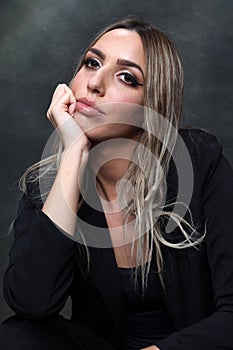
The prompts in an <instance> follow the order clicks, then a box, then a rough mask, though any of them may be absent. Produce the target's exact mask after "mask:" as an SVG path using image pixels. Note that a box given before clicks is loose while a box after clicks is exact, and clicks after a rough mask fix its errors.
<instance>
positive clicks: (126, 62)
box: [88, 47, 144, 78]
mask: <svg viewBox="0 0 233 350" xmlns="http://www.w3.org/2000/svg"><path fill="white" fill-rule="evenodd" d="M88 51H91V52H92V53H94V54H96V55H97V56H99V57H100V58H101V59H102V60H104V59H105V58H106V56H105V54H104V53H103V52H102V51H100V50H98V49H96V48H95V47H91V48H90V49H89V50H88ZM117 64H118V65H120V66H128V67H134V68H137V69H138V70H140V72H141V73H142V76H143V78H144V73H143V70H142V68H141V67H140V66H139V64H137V63H135V62H132V61H129V60H126V59H121V58H119V59H118V60H117Z"/></svg>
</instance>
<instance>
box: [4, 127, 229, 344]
mask: <svg viewBox="0 0 233 350" xmlns="http://www.w3.org/2000/svg"><path fill="white" fill-rule="evenodd" d="M179 132H180V135H181V136H182V140H183V141H184V142H185V145H186V147H187V149H188V151H189V154H190V157H191V161H192V166H193V174H194V188H193V192H192V198H191V202H190V205H189V208H190V209H191V211H192V215H193V221H194V224H196V225H197V226H198V230H199V232H203V230H204V228H205V224H206V228H207V235H206V238H205V241H204V243H202V244H201V245H200V246H199V247H198V250H197V249H194V248H188V249H184V250H177V249H171V248H166V247H163V249H162V251H163V256H164V281H165V291H164V293H163V295H164V300H165V303H166V305H167V308H168V311H169V313H170V315H171V317H172V319H173V321H174V325H175V327H176V332H174V333H173V334H171V335H169V336H168V337H167V338H165V339H163V340H162V341H160V342H159V343H158V344H157V345H158V346H159V348H160V349H161V350H206V347H207V346H208V348H209V349H211V350H217V349H218V350H221V349H222V350H223V349H233V170H232V168H231V166H230V164H229V162H228V161H227V159H226V158H225V156H224V155H223V153H222V146H221V144H220V143H219V142H218V141H217V139H216V137H215V136H214V135H212V134H210V133H208V132H206V131H204V130H201V129H190V130H189V129H181V130H180V131H179ZM177 154H178V156H179V157H180V158H179V159H180V164H181V167H182V165H183V166H184V168H183V169H185V166H186V165H185V164H184V163H182V162H183V161H184V157H183V154H182V152H181V153H179V148H178V152H177ZM175 173H176V172H175V167H174V164H173V163H171V166H170V168H169V174H168V177H167V182H168V188H169V191H168V193H169V195H171V198H173V199H174V197H173V194H174V193H175V192H176V191H177V188H178V187H177V183H178V182H177V176H176V174H175ZM187 183H188V181H187ZM33 198H34V190H33V189H32V188H29V193H28V195H27V196H26V195H23V197H22V199H21V201H20V203H19V209H18V216H17V219H16V221H15V225H14V227H15V231H14V235H15V238H14V242H13V244H12V247H11V250H10V256H9V264H8V267H7V270H6V272H5V276H4V284H3V289H4V295H5V299H6V301H7V303H8V304H9V306H10V307H11V308H12V309H13V310H14V311H15V312H16V314H18V315H19V316H21V317H24V318H27V319H36V320H43V319H46V318H48V317H51V316H53V315H55V314H57V313H59V312H60V311H61V309H62V307H63V306H64V304H65V302H66V300H67V298H68V296H69V295H71V298H72V319H73V320H76V321H80V322H81V323H83V324H84V325H87V326H88V327H90V328H91V329H93V330H95V331H96V332H98V333H100V334H101V335H103V336H105V337H106V338H108V339H109V340H110V341H111V342H112V343H114V344H115V345H117V346H118V347H119V349H120V348H121V345H120V341H121V339H122V334H123V332H124V317H123V302H122V288H121V279H120V276H119V272H118V269H117V266H116V261H115V256H114V252H113V249H112V248H105V249H102V248H95V247H90V248H89V251H90V270H89V272H86V269H85V266H86V265H85V263H86V260H85V254H84V253H83V246H82V245H81V244H79V243H77V242H75V241H74V240H72V239H70V238H69V237H68V236H67V235H66V234H63V233H61V232H60V230H59V229H58V228H57V227H56V226H55V225H54V224H53V222H52V221H51V220H50V219H49V218H48V217H47V216H46V215H45V214H44V213H43V212H42V211H41V210H40V209H41V205H42V204H41V202H36V201H35V200H34V199H33ZM79 215H80V217H81V218H82V219H84V220H87V221H88V222H89V223H91V224H92V225H93V226H99V227H107V224H106V219H105V216H104V214H103V213H101V212H99V211H96V210H94V209H92V208H91V207H89V206H88V205H87V204H86V203H84V204H83V206H82V207H81V209H80V212H79ZM185 217H186V218H188V216H185ZM164 234H165V233H164ZM169 237H170V239H171V240H179V239H180V233H179V230H178V229H177V228H176V229H175V230H174V231H173V232H172V233H171V234H170V236H169ZM107 239H109V237H107Z"/></svg>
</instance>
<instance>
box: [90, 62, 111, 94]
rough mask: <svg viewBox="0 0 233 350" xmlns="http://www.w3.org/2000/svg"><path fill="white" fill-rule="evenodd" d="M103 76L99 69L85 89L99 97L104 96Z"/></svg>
mask: <svg viewBox="0 0 233 350" xmlns="http://www.w3.org/2000/svg"><path fill="white" fill-rule="evenodd" d="M105 85H106V83H105V76H104V72H103V71H101V68H100V69H98V70H96V71H94V72H93V74H92V75H91V76H90V77H89V79H88V81H87V89H88V91H89V92H90V93H93V94H97V95H99V96H104V94H105V89H106V86H105Z"/></svg>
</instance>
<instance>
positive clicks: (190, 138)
mask: <svg viewBox="0 0 233 350" xmlns="http://www.w3.org/2000/svg"><path fill="white" fill-rule="evenodd" d="M179 134H180V136H181V137H182V139H183V140H184V142H185V143H186V144H187V146H189V147H194V148H197V149H209V150H211V151H213V150H216V151H218V152H219V151H220V152H222V149H223V146H222V145H221V143H220V142H219V140H218V138H217V136H216V135H214V134H212V133H211V132H209V131H208V130H206V129H202V128H180V129H179Z"/></svg>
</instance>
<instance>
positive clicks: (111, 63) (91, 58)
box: [42, 29, 159, 350]
mask: <svg viewBox="0 0 233 350" xmlns="http://www.w3.org/2000/svg"><path fill="white" fill-rule="evenodd" d="M132 63H133V64H132ZM145 71H146V61H145V55H144V49H143V45H142V42H141V38H140V36H139V35H138V34H137V33H136V32H133V31H129V30H126V29H115V30H113V31H110V32H108V33H106V34H105V35H103V36H102V37H101V38H100V39H99V40H98V41H97V42H96V44H95V45H94V46H93V47H92V48H91V50H89V51H88V52H87V54H86V57H85V64H84V65H83V67H82V68H81V69H80V70H79V72H78V73H77V74H76V76H75V77H74V79H73V81H72V83H71V85H70V87H68V86H67V85H66V84H60V85H58V86H57V88H56V90H55V92H54V95H53V98H52V101H51V104H50V107H49V109H48V113H47V115H48V118H49V120H50V121H51V123H52V124H53V126H54V127H55V128H57V129H58V132H59V135H60V137H61V140H62V142H63V148H64V150H63V153H62V158H61V163H60V166H59V169H58V173H57V176H56V178H55V181H54V184H53V186H52V188H51V191H50V193H49V195H48V197H47V199H46V201H45V203H44V206H43V208H42V211H43V212H44V213H45V214H46V215H47V216H48V217H50V219H51V220H52V221H53V222H54V223H55V224H56V225H57V226H59V227H60V228H61V229H62V230H64V231H65V232H66V233H68V234H69V235H71V236H72V235H74V232H75V226H76V215H77V211H78V200H79V196H80V188H79V183H78V181H77V178H78V176H81V174H80V169H81V167H82V166H83V164H84V168H85V164H86V162H87V160H88V157H89V151H90V148H91V147H92V145H93V144H94V145H96V144H99V143H101V141H102V140H108V139H112V138H115V137H123V138H126V139H129V140H137V139H138V137H139V130H138V128H136V127H135V126H132V125H119V127H116V128H113V127H109V125H99V126H98V127H96V128H93V125H92V124H91V123H92V122H93V120H94V119H92V116H91V113H90V109H89V110H88V106H86V110H85V104H84V105H82V107H84V109H83V110H82V111H81V110H80V109H79V108H80V106H79V105H80V103H77V101H79V99H82V98H86V99H87V100H88V101H92V102H93V103H95V106H97V107H98V106H100V107H101V106H104V105H105V104H109V103H116V102H117V103H118V102H119V103H129V104H135V105H142V103H143V93H144V87H143V85H144V83H145V81H144V76H145ZM100 110H101V109H100ZM85 111H86V112H85ZM101 111H102V110H101ZM81 112H82V113H81ZM117 112H118V111H117V110H116V113H115V114H114V109H113V112H112V113H111V116H109V115H107V113H106V114H104V113H99V114H100V115H99V117H100V120H101V118H103V119H104V118H109V119H110V120H109V119H108V120H107V121H108V122H114V120H116V119H114V118H117ZM97 114H98V113H97ZM90 128H91V130H90ZM99 156H100V157H103V154H102V153H101V152H100V155H99ZM89 160H90V159H89ZM128 162H129V161H128V160H126V159H120V158H117V159H112V160H111V161H108V162H106V163H105V164H104V165H103V166H102V167H101V168H100V170H99V172H98V174H97V184H96V186H97V191H98V193H99V196H100V198H102V199H103V200H105V201H106V202H105V203H108V205H107V207H108V208H110V209H112V208H113V207H114V206H115V205H116V204H114V205H113V204H112V203H113V201H115V200H116V197H117V196H116V183H117V181H118V180H119V179H120V178H121V176H122V175H123V173H124V172H125V171H126V169H127V167H128ZM82 169H83V168H82ZM81 177H82V176H81ZM111 202H112V203H111ZM57 203H59V205H58V204H57ZM115 203H117V202H116V201H115ZM103 208H104V209H105V206H103ZM105 216H106V220H107V223H108V226H109V230H110V234H111V228H113V227H118V226H121V225H122V212H121V211H120V210H119V211H118V212H114V213H109V212H107V211H106V212H105ZM119 234H120V233H119ZM119 237H120V235H119ZM130 248H131V246H130V244H128V245H127V246H124V247H122V246H121V245H118V246H115V247H114V253H115V257H116V262H117V264H118V266H121V267H128V266H129V265H128V260H127V258H126V257H125V258H124V252H126V251H127V249H128V250H130ZM142 350H159V348H158V347H156V346H155V345H152V346H149V347H146V348H144V349H142Z"/></svg>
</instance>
